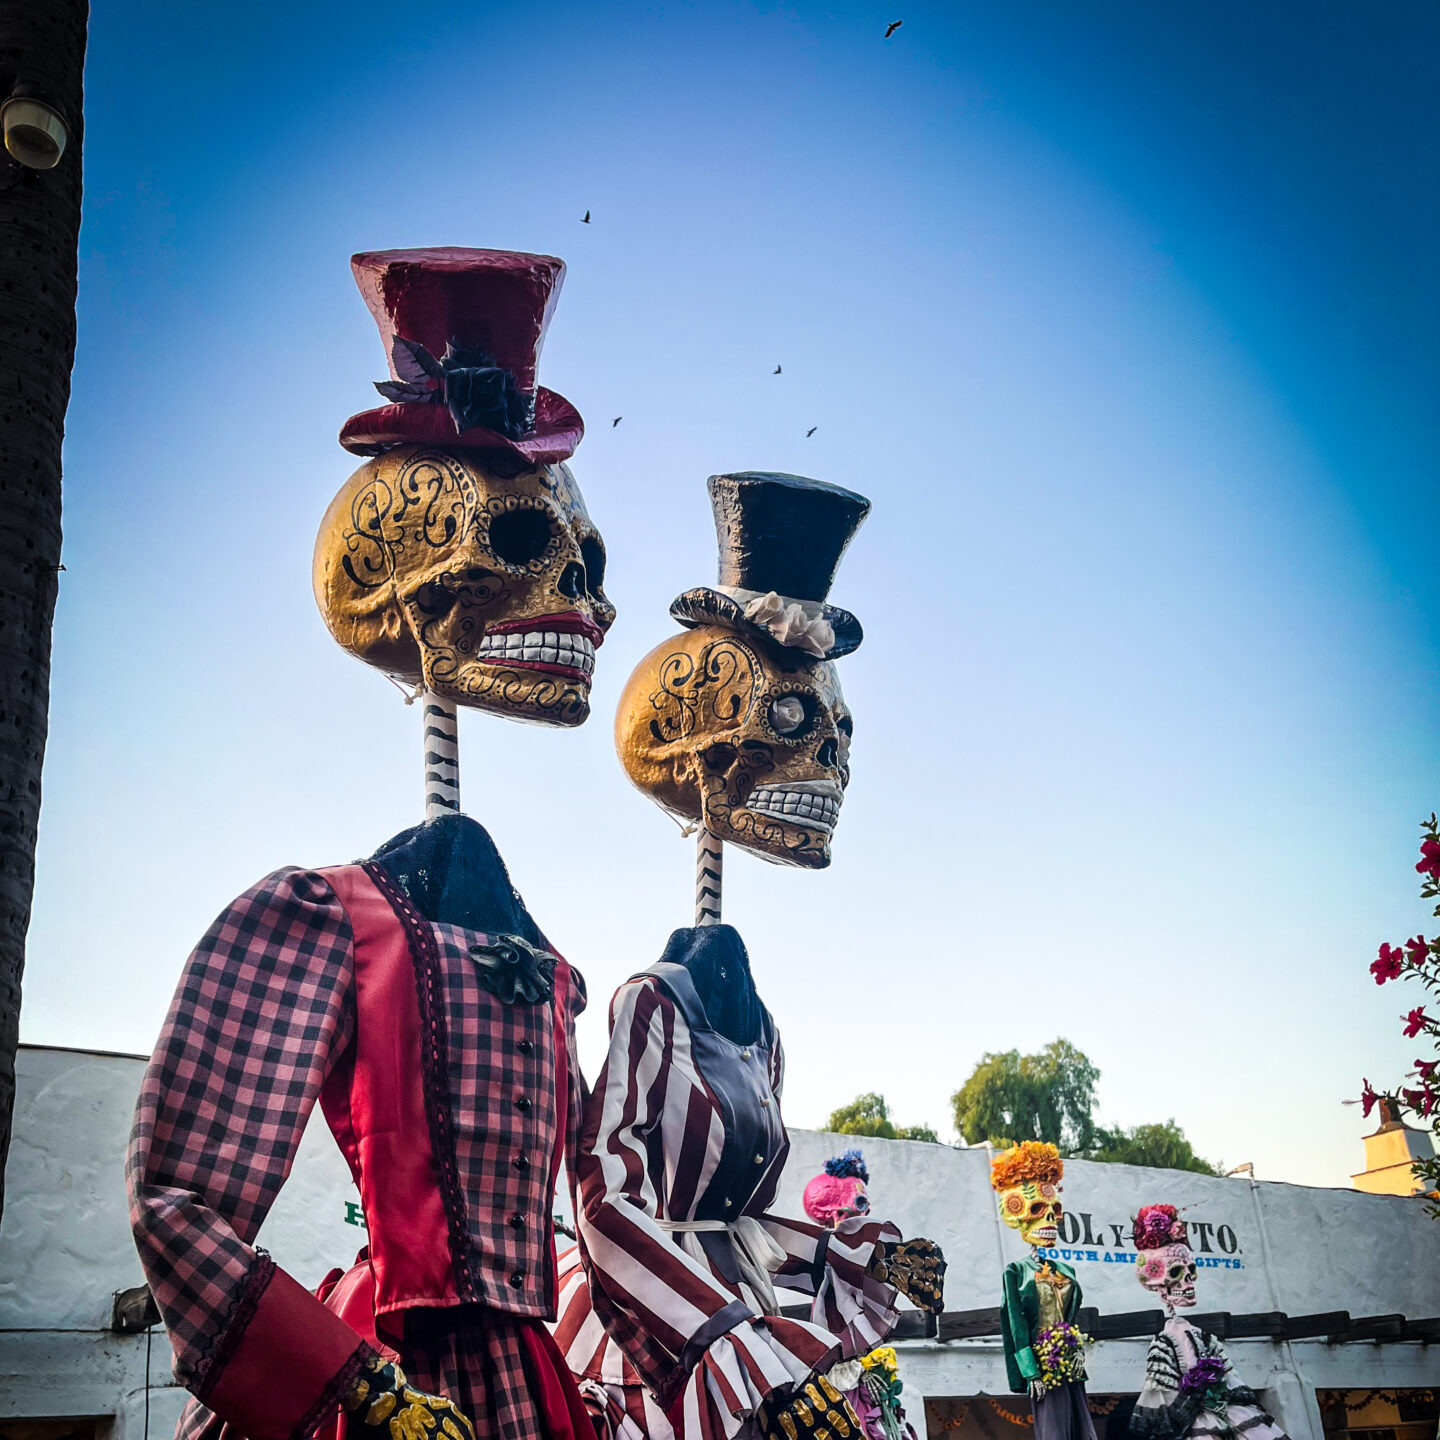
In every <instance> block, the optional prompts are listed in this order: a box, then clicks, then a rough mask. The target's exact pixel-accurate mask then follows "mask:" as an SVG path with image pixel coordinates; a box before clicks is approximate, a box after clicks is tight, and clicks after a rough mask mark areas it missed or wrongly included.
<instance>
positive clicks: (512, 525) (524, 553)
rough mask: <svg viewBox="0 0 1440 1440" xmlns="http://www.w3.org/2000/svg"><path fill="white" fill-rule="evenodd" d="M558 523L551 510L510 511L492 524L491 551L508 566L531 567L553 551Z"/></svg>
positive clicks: (496, 518) (499, 516) (492, 521)
mask: <svg viewBox="0 0 1440 1440" xmlns="http://www.w3.org/2000/svg"><path fill="white" fill-rule="evenodd" d="M554 536H555V522H554V520H553V519H552V518H551V515H550V512H549V511H548V510H508V511H506V512H505V514H503V515H497V516H495V518H494V519H493V520H491V522H490V548H491V549H492V550H493V551H494V552H495V554H496V555H497V556H499V558H500V559H501V560H503V561H504V562H505V563H506V564H507V565H529V564H530V563H531V562H532V561H534V560H538V559H539V558H540V557H541V556H542V555H543V554H544V553H545V552H546V550H548V549H549V548H550V542H551V540H552V539H554Z"/></svg>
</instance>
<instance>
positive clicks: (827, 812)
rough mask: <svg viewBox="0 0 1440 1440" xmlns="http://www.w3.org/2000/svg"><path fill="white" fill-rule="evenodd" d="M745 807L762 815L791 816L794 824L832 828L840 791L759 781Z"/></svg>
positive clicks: (837, 814) (838, 814)
mask: <svg viewBox="0 0 1440 1440" xmlns="http://www.w3.org/2000/svg"><path fill="white" fill-rule="evenodd" d="M747 808H749V809H751V810H758V811H760V812H762V813H763V814H766V815H778V816H779V817H780V818H781V819H782V820H793V821H795V822H796V823H797V824H804V825H814V826H817V827H819V828H820V829H824V830H833V829H834V828H835V822H836V821H837V820H838V819H839V818H840V795H839V792H838V791H830V792H826V791H818V790H809V789H800V788H798V787H794V788H792V787H791V786H789V785H762V786H761V787H760V789H758V790H757V791H756V792H755V793H754V794H753V795H752V796H751V797H750V800H749V802H748V807H747Z"/></svg>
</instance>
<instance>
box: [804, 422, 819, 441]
mask: <svg viewBox="0 0 1440 1440" xmlns="http://www.w3.org/2000/svg"><path fill="white" fill-rule="evenodd" d="M819 428H820V427H819V426H818V425H812V426H811V427H810V428H809V429H808V430H807V431H806V432H805V438H806V439H807V440H808V439H809V438H810V437H811V436H812V435H813V434H814V433H815V432H816V431H817V430H818V429H819Z"/></svg>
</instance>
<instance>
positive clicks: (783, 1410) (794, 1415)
mask: <svg viewBox="0 0 1440 1440" xmlns="http://www.w3.org/2000/svg"><path fill="white" fill-rule="evenodd" d="M755 1419H756V1421H757V1422H758V1423H759V1426H760V1433H761V1434H762V1435H763V1436H765V1440H864V1435H865V1432H864V1431H863V1430H862V1429H861V1428H860V1420H859V1417H858V1416H857V1415H856V1414H855V1412H854V1411H853V1410H852V1409H851V1408H850V1402H849V1401H848V1400H847V1399H846V1398H845V1397H844V1396H843V1395H842V1394H841V1393H840V1392H839V1391H838V1390H837V1389H836V1388H835V1387H834V1386H833V1385H832V1384H831V1383H830V1382H829V1381H828V1380H827V1379H826V1378H825V1377H824V1376H823V1375H814V1376H812V1377H811V1378H810V1379H809V1380H807V1381H806V1382H805V1383H804V1384H803V1385H802V1386H800V1388H799V1389H798V1390H793V1391H786V1392H781V1391H776V1393H775V1394H773V1395H771V1396H770V1397H769V1398H768V1399H767V1400H765V1401H764V1403H763V1404H762V1405H761V1406H760V1408H759V1410H758V1411H756V1413H755Z"/></svg>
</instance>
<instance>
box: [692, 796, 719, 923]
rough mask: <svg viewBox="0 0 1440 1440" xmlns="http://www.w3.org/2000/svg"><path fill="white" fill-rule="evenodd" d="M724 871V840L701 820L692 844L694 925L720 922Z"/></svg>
mask: <svg viewBox="0 0 1440 1440" xmlns="http://www.w3.org/2000/svg"><path fill="white" fill-rule="evenodd" d="M724 873H725V847H724V842H723V841H721V840H719V839H718V838H717V837H716V836H714V835H712V834H711V833H710V832H709V830H707V829H706V828H705V824H704V822H703V821H702V822H701V824H700V830H699V833H698V836H697V839H696V847H695V924H696V925H697V926H698V925H718V924H719V923H720V890H721V882H722V879H723V877H724Z"/></svg>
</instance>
